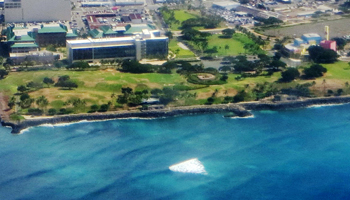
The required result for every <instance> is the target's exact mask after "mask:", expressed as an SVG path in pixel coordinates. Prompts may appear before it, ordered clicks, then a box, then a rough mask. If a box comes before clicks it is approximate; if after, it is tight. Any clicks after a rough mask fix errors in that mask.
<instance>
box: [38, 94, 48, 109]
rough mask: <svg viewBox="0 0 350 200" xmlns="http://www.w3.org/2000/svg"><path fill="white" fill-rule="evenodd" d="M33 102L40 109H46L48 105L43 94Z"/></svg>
mask: <svg viewBox="0 0 350 200" xmlns="http://www.w3.org/2000/svg"><path fill="white" fill-rule="evenodd" d="M35 103H36V105H38V106H39V108H41V109H46V107H47V106H48V105H49V101H48V100H47V98H46V97H45V96H40V97H39V98H37V99H36V101H35Z"/></svg>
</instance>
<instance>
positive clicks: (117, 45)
mask: <svg viewBox="0 0 350 200" xmlns="http://www.w3.org/2000/svg"><path fill="white" fill-rule="evenodd" d="M168 42H169V39H168V37H162V36H160V35H159V31H149V30H146V29H144V30H142V34H140V35H135V36H131V37H116V38H99V39H91V38H88V39H82V40H67V45H66V46H67V52H68V60H69V61H70V62H74V61H78V60H84V61H89V62H94V61H98V60H101V59H115V58H120V59H136V60H141V59H144V58H161V59H165V58H167V56H168Z"/></svg>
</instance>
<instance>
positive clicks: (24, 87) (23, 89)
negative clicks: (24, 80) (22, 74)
mask: <svg viewBox="0 0 350 200" xmlns="http://www.w3.org/2000/svg"><path fill="white" fill-rule="evenodd" d="M17 91H18V92H20V93H24V92H25V91H27V87H26V86H24V85H20V86H18V87H17Z"/></svg>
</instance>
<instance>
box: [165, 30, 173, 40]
mask: <svg viewBox="0 0 350 200" xmlns="http://www.w3.org/2000/svg"><path fill="white" fill-rule="evenodd" d="M164 35H165V36H167V37H168V38H169V39H173V33H172V32H171V31H167V32H165V34H164Z"/></svg>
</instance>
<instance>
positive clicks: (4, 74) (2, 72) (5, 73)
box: [0, 69, 9, 79]
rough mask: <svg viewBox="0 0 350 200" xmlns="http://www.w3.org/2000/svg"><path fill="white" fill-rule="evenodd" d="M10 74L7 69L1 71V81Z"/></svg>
mask: <svg viewBox="0 0 350 200" xmlns="http://www.w3.org/2000/svg"><path fill="white" fill-rule="evenodd" d="M8 74H9V73H8V72H7V71H6V70H5V69H0V79H3V78H4V77H5V76H6V75H8Z"/></svg>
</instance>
